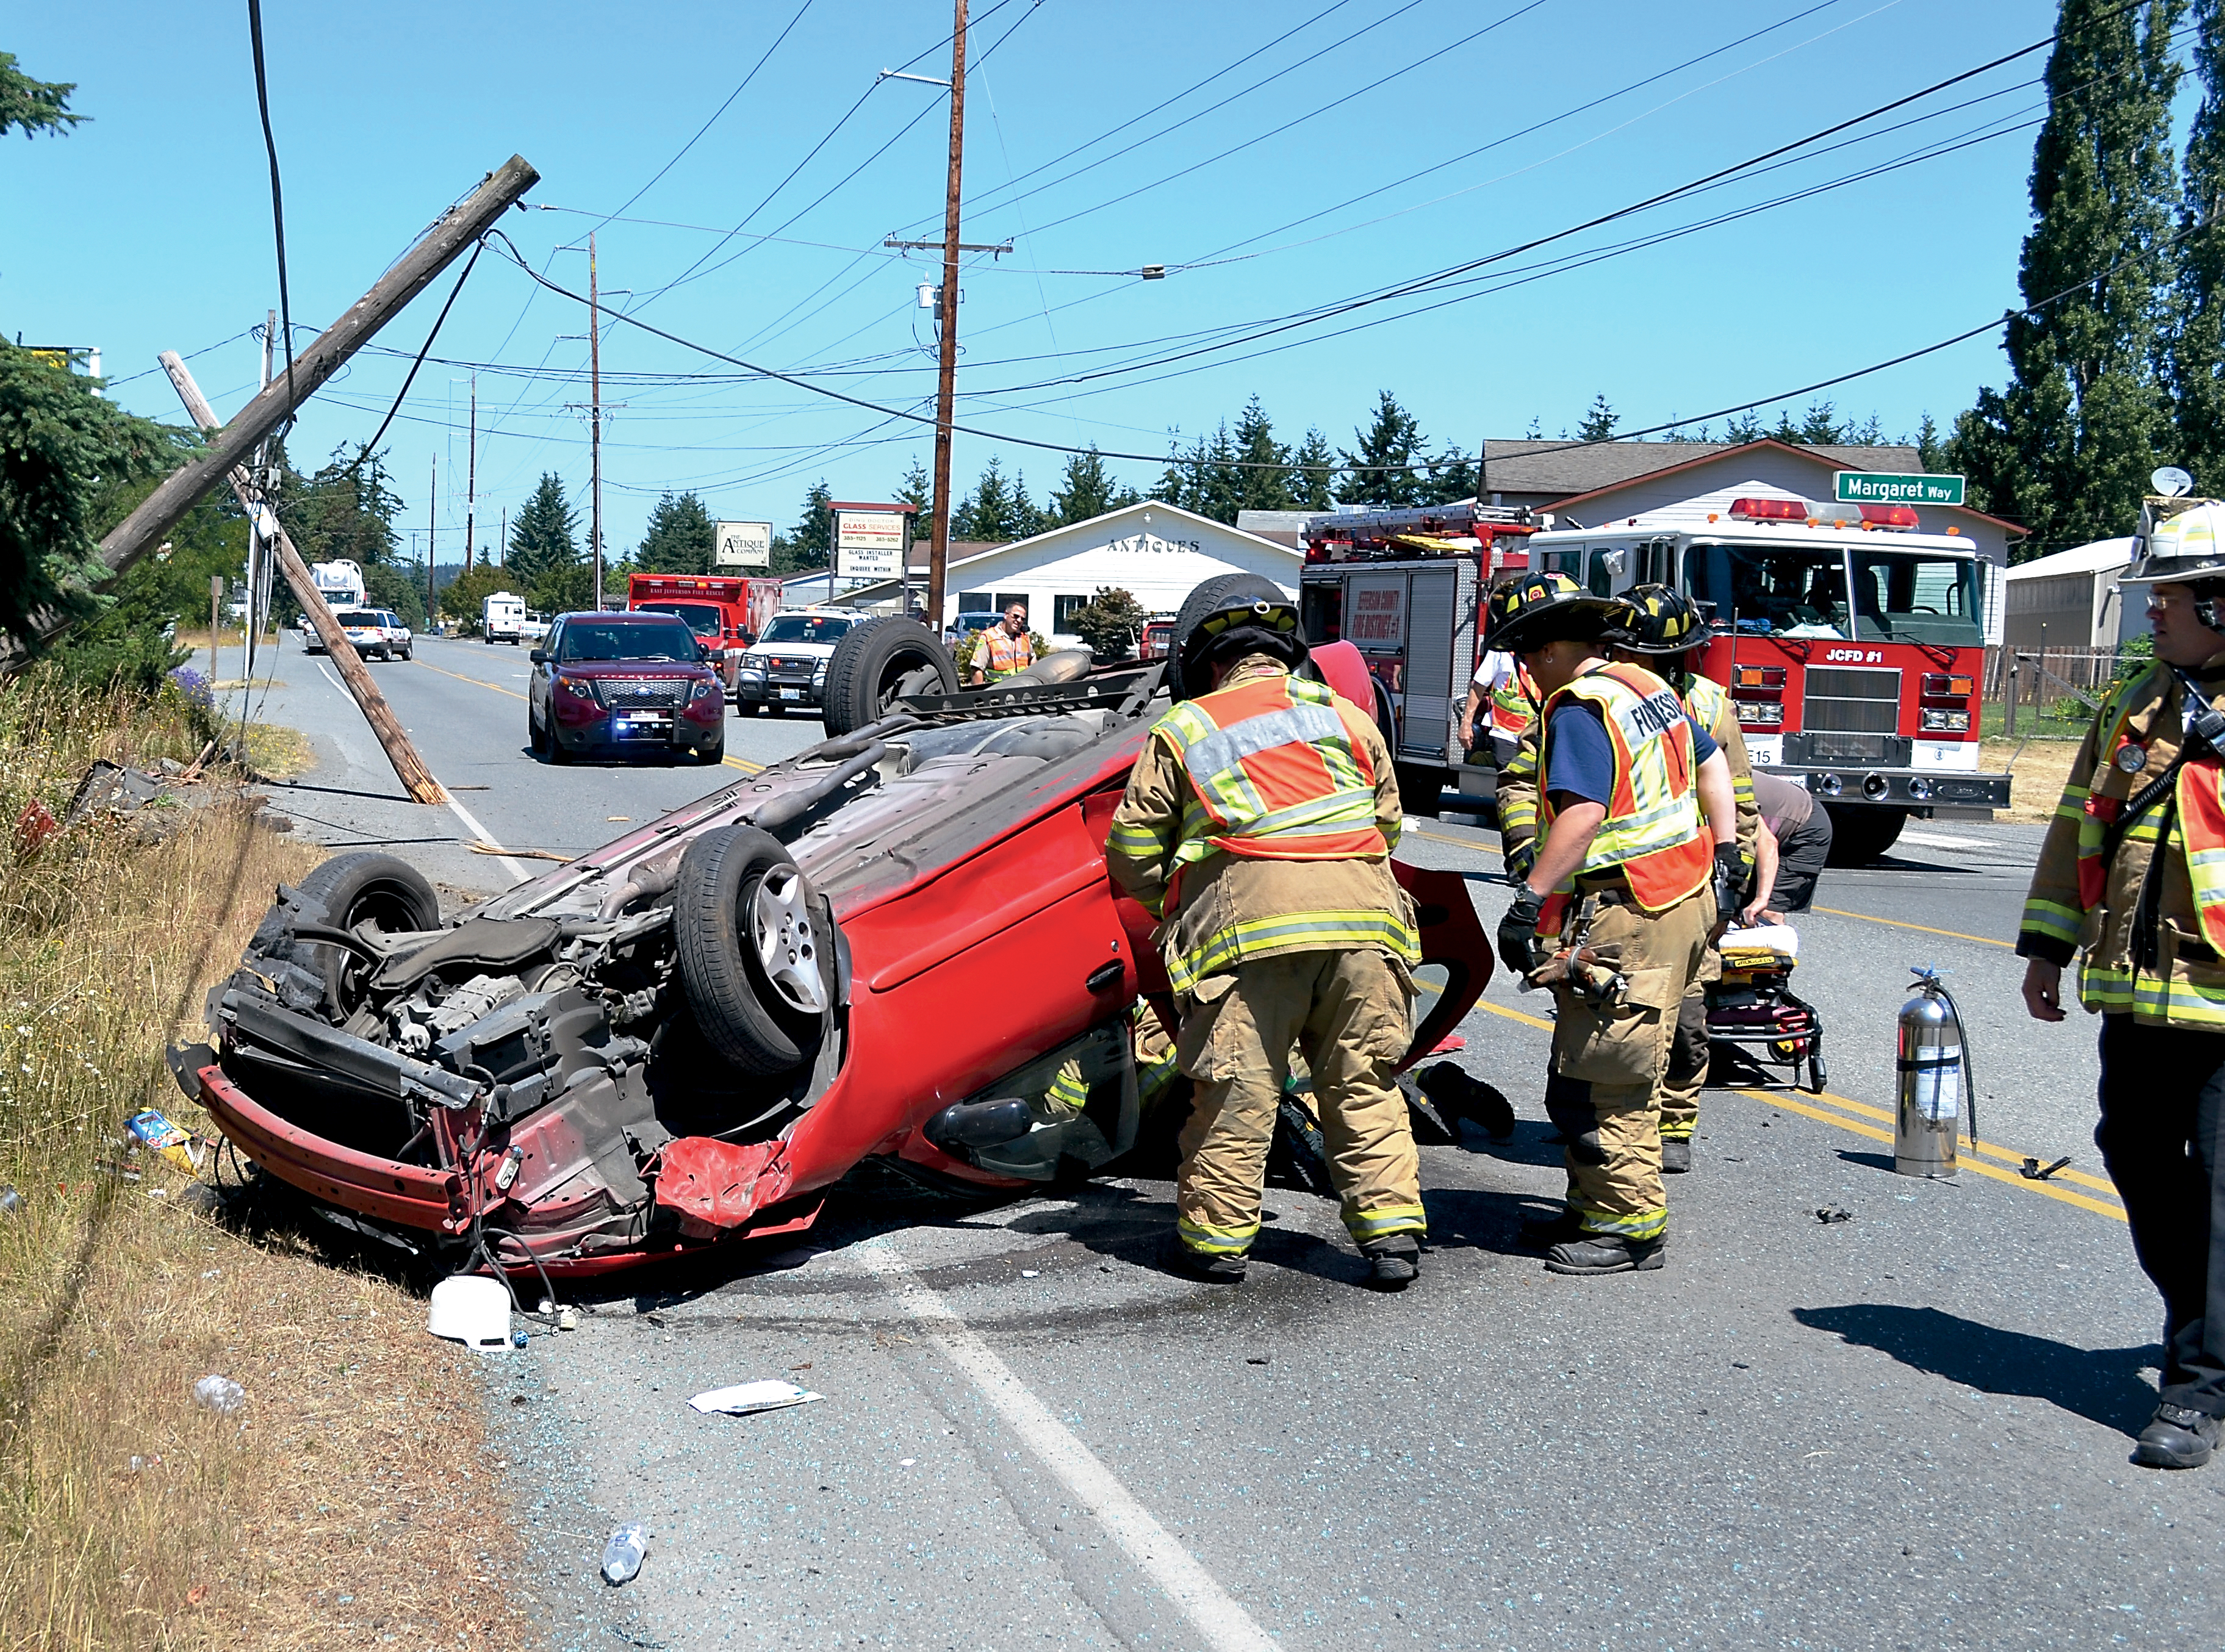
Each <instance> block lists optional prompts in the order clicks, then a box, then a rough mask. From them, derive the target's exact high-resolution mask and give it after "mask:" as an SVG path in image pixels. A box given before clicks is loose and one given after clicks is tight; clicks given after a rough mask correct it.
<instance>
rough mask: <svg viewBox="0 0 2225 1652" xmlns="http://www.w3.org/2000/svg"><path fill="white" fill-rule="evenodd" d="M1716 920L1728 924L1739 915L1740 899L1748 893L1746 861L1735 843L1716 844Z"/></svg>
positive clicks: (1719, 923) (1718, 922)
mask: <svg viewBox="0 0 2225 1652" xmlns="http://www.w3.org/2000/svg"><path fill="white" fill-rule="evenodd" d="M1745 893H1746V862H1745V860H1744V859H1743V858H1741V857H1740V854H1739V846H1738V845H1736V844H1735V843H1719V844H1717V845H1715V922H1716V923H1717V924H1718V925H1721V924H1727V923H1728V922H1730V921H1731V920H1732V919H1734V918H1735V917H1737V916H1738V911H1739V900H1740V896H1743V895H1744V894H1745Z"/></svg>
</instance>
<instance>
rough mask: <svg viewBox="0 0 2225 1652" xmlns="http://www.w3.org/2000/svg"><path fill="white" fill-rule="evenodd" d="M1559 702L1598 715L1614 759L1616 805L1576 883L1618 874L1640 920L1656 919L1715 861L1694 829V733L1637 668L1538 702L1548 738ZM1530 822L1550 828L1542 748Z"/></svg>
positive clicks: (1700, 881)
mask: <svg viewBox="0 0 2225 1652" xmlns="http://www.w3.org/2000/svg"><path fill="white" fill-rule="evenodd" d="M1563 699H1581V700H1583V701H1586V702H1587V703H1588V704H1590V705H1593V706H1597V707H1598V708H1599V712H1600V719H1601V722H1603V723H1604V724H1605V725H1607V743H1608V744H1609V746H1610V747H1612V749H1613V752H1614V795H1613V797H1612V798H1610V799H1609V800H1608V801H1607V819H1606V820H1604V821H1602V822H1601V825H1600V829H1599V831H1598V832H1596V833H1595V834H1594V836H1593V838H1592V841H1591V845H1590V846H1589V847H1588V849H1587V850H1586V851H1585V852H1584V862H1583V864H1582V867H1580V868H1579V869H1578V871H1579V874H1580V875H1589V876H1596V875H1598V874H1601V873H1604V872H1613V871H1620V872H1621V873H1622V874H1623V875H1624V876H1625V877H1627V878H1628V879H1629V882H1630V892H1631V894H1632V896H1635V897H1636V899H1637V901H1638V903H1639V906H1641V907H1643V908H1645V910H1647V911H1648V912H1663V911H1666V910H1667V909H1668V908H1670V907H1672V906H1675V905H1676V904H1677V902H1679V901H1682V900H1683V899H1685V898H1686V897H1687V896H1690V895H1692V894H1694V893H1696V891H1698V890H1699V889H1702V888H1704V887H1705V886H1706V884H1707V882H1708V875H1709V873H1710V871H1711V870H1713V866H1714V852H1713V848H1712V845H1711V844H1710V843H1709V841H1708V834H1707V833H1706V832H1704V831H1703V830H1702V822H1701V819H1700V805H1699V792H1698V788H1697V787H1696V784H1695V777H1696V774H1697V771H1698V767H1699V765H1698V763H1697V762H1696V758H1695V756H1694V750H1693V744H1692V725H1691V721H1690V718H1689V715H1688V713H1687V712H1686V711H1685V708H1684V702H1683V700H1681V699H1678V698H1677V691H1676V690H1675V689H1673V688H1671V687H1670V686H1669V685H1668V684H1667V683H1665V682H1664V681H1662V680H1661V679H1660V678H1658V677H1657V676H1655V675H1654V674H1652V673H1651V672H1650V671H1648V670H1646V669H1645V668H1644V667H1642V666H1634V665H1606V666H1601V667H1599V668H1596V669H1594V670H1592V671H1588V672H1586V673H1585V674H1583V675H1582V676H1580V677H1578V678H1577V679H1576V680H1575V681H1573V682H1571V683H1569V684H1568V685H1566V686H1565V687H1563V688H1562V689H1561V690H1560V691H1559V692H1558V693H1556V694H1554V695H1553V696H1552V698H1551V699H1548V700H1547V701H1546V702H1545V707H1544V712H1543V713H1542V718H1543V720H1544V724H1545V727H1546V731H1550V728H1551V725H1552V718H1553V713H1554V712H1555V711H1556V710H1558V709H1559V707H1560V705H1561V702H1562V701H1563ZM1541 751H1542V752H1543V754H1544V756H1543V759H1542V760H1541V761H1540V763H1539V764H1538V772H1537V798H1538V814H1539V818H1540V820H1542V822H1543V824H1544V832H1545V834H1546V835H1547V836H1548V837H1550V834H1551V832H1552V826H1553V815H1554V809H1553V801H1552V791H1553V782H1552V778H1551V775H1550V761H1551V757H1550V744H1544V745H1541Z"/></svg>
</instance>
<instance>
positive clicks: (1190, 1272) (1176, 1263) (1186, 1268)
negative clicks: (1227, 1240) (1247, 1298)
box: [1159, 1238, 1247, 1285]
mask: <svg viewBox="0 0 2225 1652" xmlns="http://www.w3.org/2000/svg"><path fill="white" fill-rule="evenodd" d="M1159 1266H1160V1267H1162V1268H1163V1269H1166V1270H1167V1271H1168V1272H1169V1273H1170V1274H1177V1275H1181V1276H1182V1278H1184V1279H1195V1281H1197V1282H1198V1283H1200V1284H1201V1285H1240V1284H1242V1283H1243V1282H1244V1271H1245V1269H1246V1266H1247V1263H1246V1258H1245V1256H1244V1253H1243V1252H1242V1251H1240V1250H1236V1251H1227V1250H1223V1251H1210V1250H1191V1249H1190V1248H1189V1246H1188V1245H1186V1244H1183V1243H1182V1241H1181V1240H1180V1239H1177V1238H1169V1239H1168V1240H1167V1241H1166V1243H1165V1244H1163V1245H1162V1246H1160V1248H1159Z"/></svg>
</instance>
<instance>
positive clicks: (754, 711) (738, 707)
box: [734, 699, 764, 717]
mask: <svg viewBox="0 0 2225 1652" xmlns="http://www.w3.org/2000/svg"><path fill="white" fill-rule="evenodd" d="M734 715H735V716H737V717H762V716H763V715H764V701H763V700H761V699H738V700H736V701H735V702H734Z"/></svg>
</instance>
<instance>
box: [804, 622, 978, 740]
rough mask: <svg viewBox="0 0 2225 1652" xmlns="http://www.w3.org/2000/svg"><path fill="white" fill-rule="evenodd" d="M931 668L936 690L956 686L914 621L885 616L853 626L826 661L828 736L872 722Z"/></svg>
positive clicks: (928, 634) (938, 648) (937, 647)
mask: <svg viewBox="0 0 2225 1652" xmlns="http://www.w3.org/2000/svg"><path fill="white" fill-rule="evenodd" d="M929 668H932V669H933V670H934V672H935V680H936V681H937V682H938V683H939V684H940V685H941V692H942V693H950V692H952V691H953V690H954V689H955V688H956V687H958V669H957V668H956V667H955V666H954V665H953V664H952V663H951V662H950V655H948V653H947V652H945V651H944V649H943V648H942V645H941V643H939V642H936V641H935V633H934V632H932V631H930V630H928V629H927V627H926V626H924V625H922V624H921V623H919V622H918V621H917V620H916V619H901V618H898V617H896V616H895V615H886V616H884V617H881V618H878V619H869V620H865V621H863V622H861V623H859V624H856V625H853V626H852V627H851V628H850V630H849V631H848V633H847V634H846V635H845V636H844V637H843V638H842V640H841V641H840V642H837V643H836V644H835V645H834V657H833V658H832V659H830V660H829V661H827V687H826V691H825V693H823V694H822V695H821V718H823V719H824V721H825V722H826V725H827V733H829V734H848V733H850V732H852V731H854V730H857V729H861V728H864V727H865V725H867V724H868V723H872V722H874V721H876V720H878V718H880V716H881V715H882V713H884V712H886V711H887V710H888V708H889V706H891V704H892V703H894V701H895V700H896V699H897V694H898V692H899V690H900V688H901V687H902V685H903V683H904V681H905V680H906V679H908V678H912V677H914V676H916V674H918V673H919V672H921V671H922V670H926V669H929Z"/></svg>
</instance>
